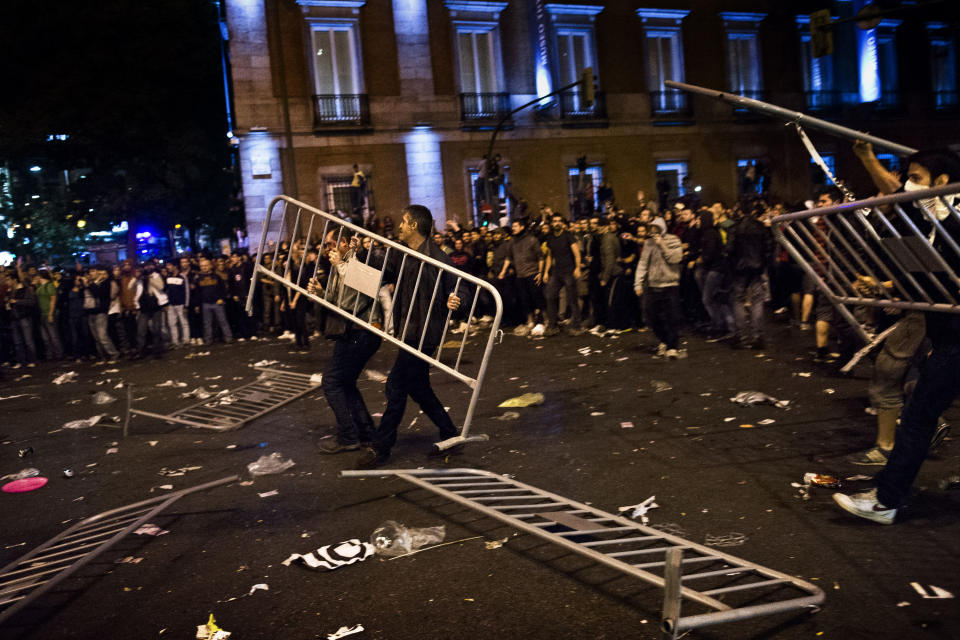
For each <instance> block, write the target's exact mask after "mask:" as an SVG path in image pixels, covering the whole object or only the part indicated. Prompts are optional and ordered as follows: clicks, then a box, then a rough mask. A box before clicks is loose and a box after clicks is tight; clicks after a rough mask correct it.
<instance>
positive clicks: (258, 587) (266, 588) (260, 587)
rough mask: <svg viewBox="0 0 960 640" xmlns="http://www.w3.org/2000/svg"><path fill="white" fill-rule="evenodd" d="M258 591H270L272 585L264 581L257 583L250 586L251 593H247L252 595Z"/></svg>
mask: <svg viewBox="0 0 960 640" xmlns="http://www.w3.org/2000/svg"><path fill="white" fill-rule="evenodd" d="M257 591H270V586H269V585H267V584H266V583H264V582H261V583H259V584H255V585H253V586H252V587H250V593H248V594H247V595H248V596H252V595H253V594H254V593H255V592H257Z"/></svg>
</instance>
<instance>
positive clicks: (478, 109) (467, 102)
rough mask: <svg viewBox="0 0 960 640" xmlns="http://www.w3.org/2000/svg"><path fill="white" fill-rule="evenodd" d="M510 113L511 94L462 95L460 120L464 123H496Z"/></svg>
mask: <svg viewBox="0 0 960 640" xmlns="http://www.w3.org/2000/svg"><path fill="white" fill-rule="evenodd" d="M508 113H510V94H509V93H461V94H460V120H461V121H463V122H477V121H489V120H494V121H496V120H500V118H502V117H503V116H505V115H507V114H508Z"/></svg>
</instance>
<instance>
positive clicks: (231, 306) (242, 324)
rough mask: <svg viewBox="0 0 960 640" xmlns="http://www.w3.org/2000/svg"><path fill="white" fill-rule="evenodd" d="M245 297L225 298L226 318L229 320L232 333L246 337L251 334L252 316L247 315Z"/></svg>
mask: <svg viewBox="0 0 960 640" xmlns="http://www.w3.org/2000/svg"><path fill="white" fill-rule="evenodd" d="M246 304H247V300H246V298H241V299H240V300H234V299H233V298H230V299H229V300H227V318H228V319H229V320H230V321H231V322H230V324H231V325H232V326H233V333H234V335H236V336H238V337H240V338H244V339H248V338H250V337H251V336H253V318H251V317H250V316H248V315H247V310H246V308H245V305H246Z"/></svg>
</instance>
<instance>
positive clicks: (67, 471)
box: [63, 469, 76, 478]
mask: <svg viewBox="0 0 960 640" xmlns="http://www.w3.org/2000/svg"><path fill="white" fill-rule="evenodd" d="M74 475H76V474H75V473H74V471H73V469H64V470H63V477H64V478H72V477H73V476H74Z"/></svg>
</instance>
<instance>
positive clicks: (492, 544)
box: [483, 536, 510, 551]
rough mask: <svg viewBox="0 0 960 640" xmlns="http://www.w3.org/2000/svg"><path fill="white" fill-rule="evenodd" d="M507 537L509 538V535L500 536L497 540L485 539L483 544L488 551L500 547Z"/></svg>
mask: <svg viewBox="0 0 960 640" xmlns="http://www.w3.org/2000/svg"><path fill="white" fill-rule="evenodd" d="M509 539H510V536H507V537H506V538H500V539H499V540H487V541H486V542H484V543H483V546H484V548H485V549H487V550H488V551H489V550H492V549H499V548H500V547H502V546H503V545H505V544H506V543H507V540H509Z"/></svg>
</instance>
